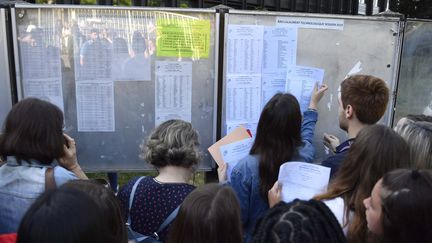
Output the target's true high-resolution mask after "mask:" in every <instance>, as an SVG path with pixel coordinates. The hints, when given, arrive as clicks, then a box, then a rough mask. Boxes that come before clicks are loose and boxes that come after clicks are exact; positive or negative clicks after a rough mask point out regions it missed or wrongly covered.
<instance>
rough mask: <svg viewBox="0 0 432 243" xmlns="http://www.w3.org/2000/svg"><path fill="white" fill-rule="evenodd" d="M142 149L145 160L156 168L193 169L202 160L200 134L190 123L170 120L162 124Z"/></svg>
mask: <svg viewBox="0 0 432 243" xmlns="http://www.w3.org/2000/svg"><path fill="white" fill-rule="evenodd" d="M141 147H142V148H143V150H144V151H143V152H144V154H143V155H142V156H143V157H144V159H145V160H146V161H147V162H148V163H150V164H152V165H153V166H155V167H156V168H161V167H165V166H179V167H184V168H192V167H193V166H195V165H196V164H198V162H199V161H200V159H201V154H200V152H199V148H198V147H199V135H198V132H197V131H196V130H195V129H194V128H193V127H192V124H191V123H190V122H186V121H182V120H168V121H166V122H164V123H162V124H160V125H159V126H158V127H156V128H155V130H154V131H153V132H152V133H151V134H150V136H149V138H148V140H147V142H146V143H145V145H142V146H141Z"/></svg>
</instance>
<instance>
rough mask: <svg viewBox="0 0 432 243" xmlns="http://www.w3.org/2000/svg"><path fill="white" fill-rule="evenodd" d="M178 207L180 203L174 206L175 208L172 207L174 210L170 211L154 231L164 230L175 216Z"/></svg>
mask: <svg viewBox="0 0 432 243" xmlns="http://www.w3.org/2000/svg"><path fill="white" fill-rule="evenodd" d="M179 209H180V205H179V206H178V207H176V209H174V211H172V212H171V213H170V215H168V217H167V218H166V219H165V221H163V223H162V224H161V226H159V229H158V230H157V231H156V233H160V232H161V231H162V230H164V229H165V228H166V227H167V226H168V225H169V224H170V223H171V222H172V221H173V220H174V219H175V218H176V217H177V214H178V212H179Z"/></svg>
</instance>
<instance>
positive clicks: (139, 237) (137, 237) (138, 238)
mask: <svg viewBox="0 0 432 243" xmlns="http://www.w3.org/2000/svg"><path fill="white" fill-rule="evenodd" d="M144 177H145V176H141V177H140V178H138V180H137V181H136V182H135V184H134V185H133V187H132V191H131V194H130V196H129V210H128V219H127V223H126V225H127V227H128V230H129V231H130V234H131V235H132V236H133V239H135V241H136V242H140V241H142V240H144V239H146V238H149V237H152V238H154V239H156V240H159V235H158V233H160V232H161V231H162V230H164V229H165V228H166V227H167V226H168V225H169V224H170V223H171V222H172V221H173V220H174V219H175V218H176V217H177V214H178V212H179V209H180V205H179V206H178V207H177V208H176V209H174V211H172V212H171V213H170V215H168V217H167V218H166V219H165V220H164V222H163V223H162V224H161V225H160V226H159V229H158V230H157V231H156V232H154V233H153V234H152V235H151V236H145V235H143V234H140V233H138V232H136V231H134V230H133V229H132V223H131V222H132V221H131V217H130V211H131V208H132V204H133V200H134V196H135V191H136V189H137V187H138V184H139V183H140V181H141V180H142V179H144Z"/></svg>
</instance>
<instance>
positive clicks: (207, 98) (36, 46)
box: [12, 5, 219, 171]
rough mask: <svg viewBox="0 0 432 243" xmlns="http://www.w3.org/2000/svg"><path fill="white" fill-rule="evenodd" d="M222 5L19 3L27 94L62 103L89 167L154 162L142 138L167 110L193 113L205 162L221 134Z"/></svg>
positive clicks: (206, 165)
mask: <svg viewBox="0 0 432 243" xmlns="http://www.w3.org/2000/svg"><path fill="white" fill-rule="evenodd" d="M218 17H219V16H218V14H217V13H216V11H215V10H202V9H199V10H195V9H169V8H121V7H97V6H96V7H95V6H91V7H84V6H72V5H70V6H69V5H61V6H60V5H57V6H53V5H51V6H47V5H16V6H15V8H14V9H12V21H13V30H14V41H15V55H16V59H15V60H16V63H15V66H16V69H17V73H18V74H17V85H18V93H19V97H20V98H24V97H29V96H33V97H39V98H41V99H45V100H49V101H50V102H52V103H54V104H56V105H57V106H58V107H60V108H61V109H62V110H63V111H64V114H65V130H66V133H68V134H70V135H71V136H72V137H74V138H75V140H76V141H77V150H78V159H79V162H80V164H81V166H82V167H83V168H84V170H86V171H128V170H135V171H136V170H148V169H152V168H151V167H150V166H149V165H148V164H147V163H145V162H144V161H143V160H142V159H141V158H140V157H139V155H140V153H141V151H140V148H139V146H140V144H141V143H142V142H143V140H145V139H146V138H147V137H148V135H149V134H150V132H151V131H152V130H153V129H154V127H155V126H157V125H158V124H160V123H162V122H164V121H166V120H168V119H182V120H186V121H190V122H191V123H192V125H193V126H194V127H195V128H196V129H197V130H198V131H199V134H200V142H201V145H200V150H201V151H203V162H202V163H201V164H200V166H199V169H200V170H209V169H211V165H212V163H213V162H212V160H211V159H210V156H209V155H208V153H207V152H206V151H207V150H206V149H207V148H208V147H209V146H210V145H211V144H213V142H214V141H215V134H216V110H217V107H216V94H217V73H218V72H217V66H216V63H217V55H216V53H217V52H216V51H215V50H217V47H218V28H217V26H218V22H219V18H218Z"/></svg>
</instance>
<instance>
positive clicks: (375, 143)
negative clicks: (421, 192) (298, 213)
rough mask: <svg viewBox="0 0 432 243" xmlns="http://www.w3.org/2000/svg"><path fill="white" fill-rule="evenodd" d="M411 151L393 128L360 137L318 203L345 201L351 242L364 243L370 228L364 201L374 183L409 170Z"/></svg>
mask: <svg viewBox="0 0 432 243" xmlns="http://www.w3.org/2000/svg"><path fill="white" fill-rule="evenodd" d="M409 159H410V151H409V147H408V144H407V143H406V142H405V140H404V139H403V138H402V137H401V136H399V135H398V134H397V133H396V132H394V131H393V130H392V129H391V128H389V127H386V126H383V125H371V126H367V127H365V128H364V129H362V130H361V131H360V132H359V134H358V135H357V137H356V139H355V142H354V143H353V145H352V146H351V148H350V150H349V152H348V154H347V156H346V158H345V159H344V160H343V162H342V164H341V167H340V169H339V171H338V172H337V174H336V177H335V178H334V179H333V181H332V182H331V183H330V185H329V189H328V191H327V192H326V193H325V194H323V195H320V196H318V197H317V199H320V200H322V199H330V198H335V197H339V196H340V197H342V198H344V199H345V205H346V206H347V207H346V208H345V209H346V210H345V215H346V216H347V217H349V216H348V215H349V210H348V209H349V208H355V211H354V216H353V217H349V219H350V224H349V227H348V240H352V241H353V242H364V241H365V237H366V233H367V227H366V218H365V208H364V205H363V200H364V199H365V198H367V197H369V195H370V192H371V191H372V188H373V186H374V185H375V183H376V182H377V181H378V180H379V179H380V178H381V177H382V176H383V175H384V174H385V173H387V172H389V171H392V170H394V169H397V168H407V167H409V166H410V162H409Z"/></svg>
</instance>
